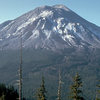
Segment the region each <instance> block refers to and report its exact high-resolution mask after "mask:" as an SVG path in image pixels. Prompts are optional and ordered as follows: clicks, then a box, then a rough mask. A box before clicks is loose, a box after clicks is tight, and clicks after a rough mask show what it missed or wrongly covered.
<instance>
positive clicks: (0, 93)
mask: <svg viewBox="0 0 100 100" xmlns="http://www.w3.org/2000/svg"><path fill="white" fill-rule="evenodd" d="M0 100H18V92H17V90H15V89H14V87H13V86H8V87H7V86H6V85H5V84H0Z"/></svg>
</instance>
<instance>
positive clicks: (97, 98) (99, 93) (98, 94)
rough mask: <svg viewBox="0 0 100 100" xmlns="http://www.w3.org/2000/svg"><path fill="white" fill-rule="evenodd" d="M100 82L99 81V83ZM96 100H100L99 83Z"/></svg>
mask: <svg viewBox="0 0 100 100" xmlns="http://www.w3.org/2000/svg"><path fill="white" fill-rule="evenodd" d="M99 82H100V81H99ZM96 100H100V83H99V84H98V85H97V94H96Z"/></svg>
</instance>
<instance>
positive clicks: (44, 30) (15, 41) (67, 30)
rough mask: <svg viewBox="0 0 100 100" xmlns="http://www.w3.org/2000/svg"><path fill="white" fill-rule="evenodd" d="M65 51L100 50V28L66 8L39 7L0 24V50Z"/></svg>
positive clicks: (62, 6) (60, 6)
mask: <svg viewBox="0 0 100 100" xmlns="http://www.w3.org/2000/svg"><path fill="white" fill-rule="evenodd" d="M21 34H22V40H23V48H35V49H37V48H45V49H51V50H56V49H65V48H70V47H75V48H84V47H93V48H100V27H98V26H96V25H94V24H92V23H90V22H88V21H86V20H85V19H83V18H81V17H80V16H78V15H77V14H76V13H74V12H73V11H71V10H70V9H69V8H67V7H65V6H64V5H55V6H43V7H38V8H36V9H35V10H32V11H30V12H28V13H26V14H24V15H22V16H20V17H18V18H16V19H14V20H11V21H7V22H4V23H2V24H0V48H1V49H2V48H5V49H18V48H19V47H20V36H21Z"/></svg>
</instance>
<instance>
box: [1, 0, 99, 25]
mask: <svg viewBox="0 0 100 100" xmlns="http://www.w3.org/2000/svg"><path fill="white" fill-rule="evenodd" d="M55 4H63V5H66V6H67V7H68V8H70V9H71V10H73V11H74V12H76V13H77V14H78V15H80V16H81V17H83V18H85V19H86V20H88V21H90V22H92V23H94V24H96V25H98V26H100V0H0V23H2V22H4V21H6V20H11V19H15V18H17V17H19V16H20V15H22V14H24V13H26V12H28V11H30V10H33V9H34V8H36V7H39V6H43V5H55Z"/></svg>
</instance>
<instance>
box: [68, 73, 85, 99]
mask: <svg viewBox="0 0 100 100" xmlns="http://www.w3.org/2000/svg"><path fill="white" fill-rule="evenodd" d="M70 89H71V94H70V99H71V100H84V98H83V97H82V90H81V89H82V81H81V78H80V76H79V74H78V73H77V74H76V75H75V77H74V78H73V84H72V85H71V87H70Z"/></svg>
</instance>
